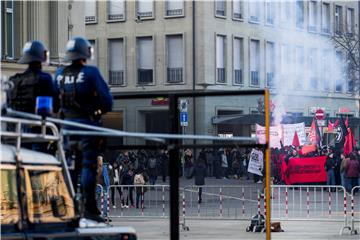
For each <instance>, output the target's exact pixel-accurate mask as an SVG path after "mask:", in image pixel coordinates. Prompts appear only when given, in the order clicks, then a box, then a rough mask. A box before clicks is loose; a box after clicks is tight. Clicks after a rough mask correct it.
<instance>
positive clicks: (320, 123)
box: [317, 120, 326, 127]
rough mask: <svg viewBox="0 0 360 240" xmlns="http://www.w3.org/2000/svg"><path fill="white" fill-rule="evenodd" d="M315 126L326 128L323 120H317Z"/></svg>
mask: <svg viewBox="0 0 360 240" xmlns="http://www.w3.org/2000/svg"><path fill="white" fill-rule="evenodd" d="M317 124H318V126H319V127H325V126H326V122H325V120H317Z"/></svg>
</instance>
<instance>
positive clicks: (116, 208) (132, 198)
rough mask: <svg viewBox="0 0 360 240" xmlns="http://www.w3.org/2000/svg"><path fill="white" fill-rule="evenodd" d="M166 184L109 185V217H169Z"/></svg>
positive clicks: (167, 187)
mask: <svg viewBox="0 0 360 240" xmlns="http://www.w3.org/2000/svg"><path fill="white" fill-rule="evenodd" d="M169 191H170V187H169V186H168V185H111V186H110V187H109V191H108V192H109V199H111V201H110V200H109V205H108V206H110V205H111V207H110V210H109V217H110V218H119V217H161V218H167V217H169V203H170V199H169Z"/></svg>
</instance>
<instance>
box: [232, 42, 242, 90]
mask: <svg viewBox="0 0 360 240" xmlns="http://www.w3.org/2000/svg"><path fill="white" fill-rule="evenodd" d="M233 46H234V49H233V50H234V53H233V54H234V56H233V57H234V66H233V67H234V72H233V77H234V83H235V84H244V80H243V69H244V44H243V39H242V38H234V45H233Z"/></svg>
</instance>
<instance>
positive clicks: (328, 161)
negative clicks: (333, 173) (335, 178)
mask: <svg viewBox="0 0 360 240" xmlns="http://www.w3.org/2000/svg"><path fill="white" fill-rule="evenodd" d="M334 168H335V159H334V158H330V157H327V158H326V162H325V170H326V171H330V170H331V169H334Z"/></svg>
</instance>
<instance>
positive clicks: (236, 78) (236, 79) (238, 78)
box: [234, 69, 244, 84]
mask: <svg viewBox="0 0 360 240" xmlns="http://www.w3.org/2000/svg"><path fill="white" fill-rule="evenodd" d="M234 74H235V75H234V83H235V84H244V82H243V77H242V70H241V69H235V71H234Z"/></svg>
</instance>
